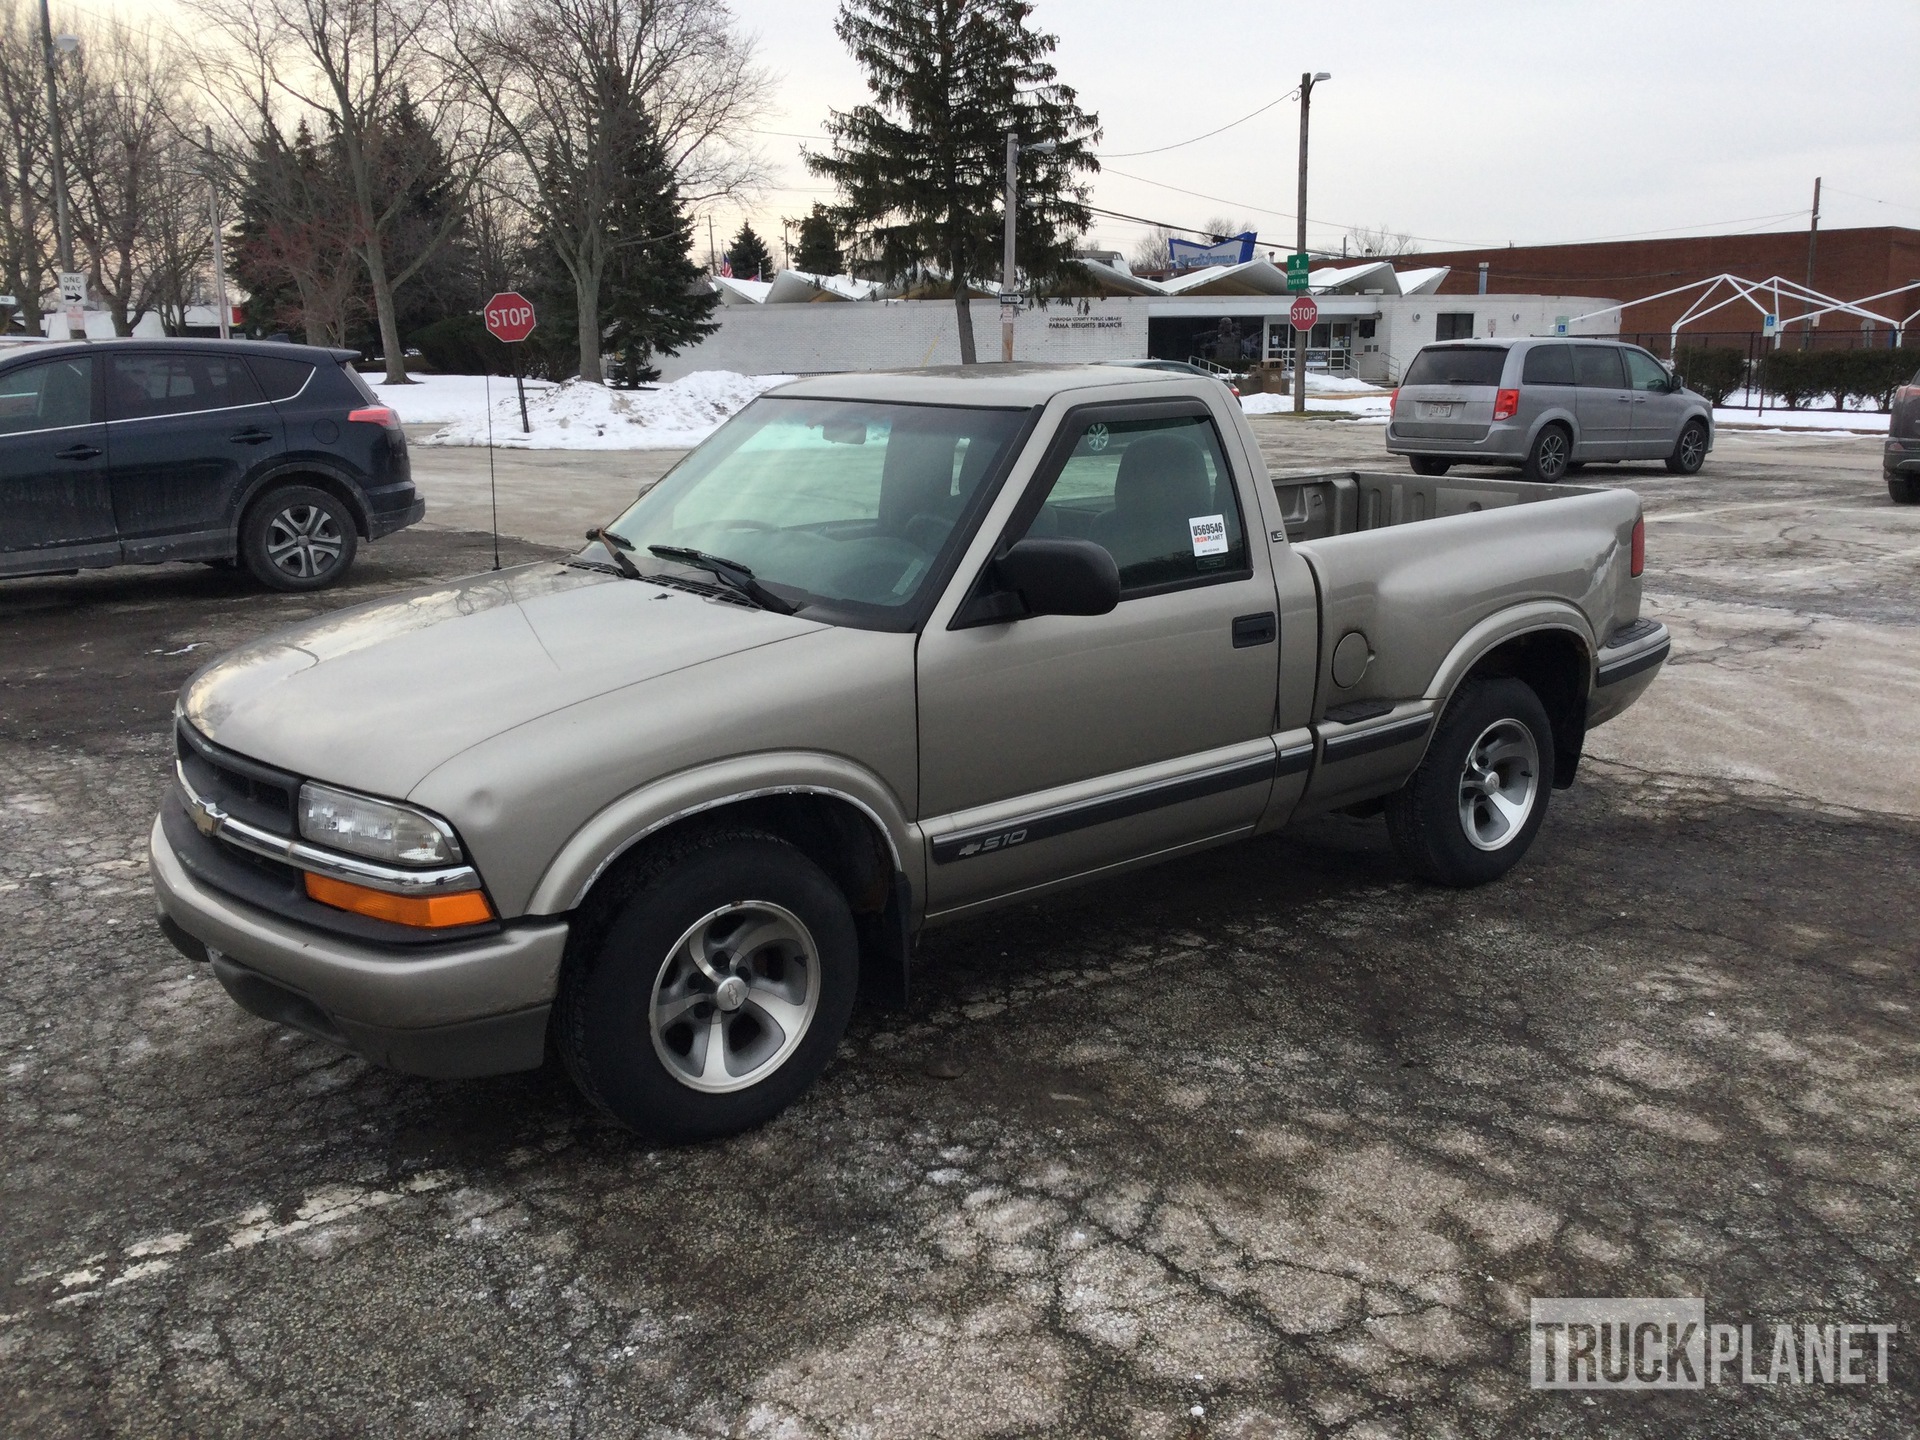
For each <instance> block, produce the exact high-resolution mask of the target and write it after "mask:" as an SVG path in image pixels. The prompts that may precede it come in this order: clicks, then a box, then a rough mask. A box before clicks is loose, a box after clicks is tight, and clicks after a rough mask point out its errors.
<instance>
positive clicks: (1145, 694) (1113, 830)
mask: <svg viewBox="0 0 1920 1440" xmlns="http://www.w3.org/2000/svg"><path fill="white" fill-rule="evenodd" d="M1228 453H1229V451H1228V449H1227V447H1225V446H1224V445H1223V444H1222V443H1221V436H1220V432H1219V429H1218V426H1217V424H1216V422H1215V420H1214V418H1213V416H1212V415H1211V414H1210V412H1209V411H1208V409H1207V406H1206V405H1205V403H1204V402H1202V401H1200V400H1198V399H1194V400H1187V401H1159V402H1152V403H1149V404H1145V405H1142V404H1137V403H1136V404H1127V405H1103V406H1089V407H1083V408H1081V409H1079V410H1076V411H1073V412H1070V413H1069V414H1068V416H1067V417H1066V420H1065V421H1064V422H1063V424H1062V426H1061V429H1060V431H1059V435H1058V439H1057V440H1056V442H1055V444H1054V446H1053V448H1052V450H1051V452H1050V454H1049V456H1048V458H1047V460H1046V461H1044V462H1043V463H1042V465H1041V467H1040V469H1039V471H1038V472H1037V474H1036V475H1035V477H1034V480H1033V482H1032V484H1031V485H1030V486H1029V488H1028V490H1027V493H1026V495H1025V496H1024V497H1023V499H1022V502H1021V503H1020V505H1019V506H1018V507H1017V508H1016V509H1015V510H1014V512H1013V516H1012V519H1011V521H1010V523H1009V525H1008V526H1007V529H1006V531H1005V533H1004V535H1003V536H1002V542H1003V544H1012V543H1013V542H1014V541H1016V540H1019V539H1022V538H1025V537H1026V536H1028V535H1033V536H1077V537H1080V538H1084V539H1089V540H1093V541H1095V542H1097V543H1099V544H1101V545H1103V546H1105V547H1106V548H1107V549H1108V550H1109V551H1110V552H1111V553H1112V554H1113V556H1114V559H1115V561H1116V563H1117V564H1118V566H1119V569H1120V580H1121V598H1120V603H1119V604H1118V606H1116V607H1115V608H1114V609H1113V610H1112V611H1111V612H1110V613H1108V614H1106V615H1096V616H1066V615H1040V616H1031V617H1027V618H1023V619H1018V620H997V621H989V622H986V623H978V624H967V623H965V621H964V619H963V618H955V619H953V620H950V621H949V620H946V619H945V618H943V617H944V616H945V615H946V614H947V613H948V612H947V610H946V608H945V607H942V609H941V610H939V611H936V613H935V617H934V620H933V621H932V622H931V623H930V624H929V626H928V628H927V630H926V631H925V633H924V634H923V635H922V637H921V641H920V648H919V654H918V660H917V664H918V676H919V692H920V693H919V699H920V798H921V804H920V814H921V816H922V817H923V820H922V823H923V827H924V829H925V831H926V834H927V837H928V843H929V855H928V860H929V864H928V884H927V908H928V911H929V913H934V912H941V911H947V912H951V911H954V910H958V909H964V908H966V907H967V906H969V905H972V904H978V903H983V902H985V901H988V900H991V899H994V898H996V897H1003V896H1005V895H1008V894H1011V893H1015V892H1018V891H1020V890H1023V889H1028V888H1031V887H1034V886H1038V885H1044V884H1047V883H1050V882H1053V881H1057V880H1062V879H1066V878H1069V877H1072V876H1076V875H1082V874H1086V873H1089V872H1092V871H1097V870H1099V869H1101V868H1104V867H1106V866H1109V865H1113V864H1116V863H1120V862H1122V861H1126V860H1131V859H1135V858H1141V857H1144V856H1146V855H1149V854H1155V853H1160V852H1164V851H1167V850H1171V849H1176V848H1179V847H1181V846H1184V845H1189V844H1193V843H1197V842H1201V841H1205V840H1210V839H1214V838H1218V837H1222V836H1226V835H1231V834H1236V833H1240V832H1244V831H1247V830H1250V829H1251V828H1252V826H1253V825H1254V823H1255V822H1256V821H1257V820H1258V819H1259V817H1260V815H1261V812H1262V810H1263V809H1264V807H1265V805H1266V803H1267V798H1268V795H1269V793H1270V791H1271V789H1272V781H1273V775H1274V754H1275V752H1274V749H1273V744H1272V740H1271V738H1270V737H1271V732H1272V729H1273V724H1274V704H1275V692H1276V683H1277V678H1278V656H1279V645H1278V643H1277V642H1278V639H1279V634H1278V623H1277V619H1276V614H1275V600H1274V585H1273V578H1272V572H1271V570H1270V568H1269V562H1268V557H1267V553H1266V549H1267V547H1266V546H1265V545H1261V544H1250V543H1249V539H1248V529H1249V525H1251V527H1252V530H1253V534H1254V535H1255V536H1258V535H1260V534H1261V533H1262V532H1261V530H1260V528H1259V526H1260V521H1259V518H1258V516H1257V515H1255V516H1247V515H1244V514H1243V513H1242V502H1241V497H1242V491H1241V488H1240V487H1239V486H1238V485H1237V484H1236V483H1235V477H1234V474H1233V472H1232V469H1231V468H1230V466H1229V463H1228V461H1227V459H1226V456H1227V454H1228ZM986 583H987V582H986V579H985V577H984V576H982V577H979V578H978V579H976V578H975V577H970V576H967V575H965V574H962V575H959V576H956V577H955V584H956V586H959V587H963V588H964V587H969V586H970V585H984V584H986ZM954 613H955V614H956V616H958V617H964V616H965V614H966V608H965V607H964V606H962V607H960V608H959V610H958V611H956V612H954Z"/></svg>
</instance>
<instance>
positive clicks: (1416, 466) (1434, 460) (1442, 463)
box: [1407, 455, 1453, 475]
mask: <svg viewBox="0 0 1920 1440" xmlns="http://www.w3.org/2000/svg"><path fill="white" fill-rule="evenodd" d="M1407 463H1408V464H1409V465H1411V466H1413V473H1414V474H1416V475H1444V474H1446V473H1447V471H1449V470H1451V469H1452V468H1453V462H1452V461H1451V460H1442V459H1441V458H1440V457H1439V456H1438V455H1409V456H1407Z"/></svg>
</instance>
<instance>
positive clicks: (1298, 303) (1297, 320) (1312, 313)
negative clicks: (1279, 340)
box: [1287, 295, 1320, 330]
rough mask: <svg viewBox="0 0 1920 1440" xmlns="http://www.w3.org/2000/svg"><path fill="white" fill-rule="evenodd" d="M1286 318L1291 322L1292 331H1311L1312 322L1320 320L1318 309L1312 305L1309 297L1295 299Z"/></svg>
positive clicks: (1302, 296)
mask: <svg viewBox="0 0 1920 1440" xmlns="http://www.w3.org/2000/svg"><path fill="white" fill-rule="evenodd" d="M1287 317H1288V318H1289V319H1290V320H1292V321H1293V328H1294V329H1296V330H1311V329H1312V328H1313V326H1314V322H1315V321H1316V320H1318V319H1319V318H1320V307H1319V306H1318V305H1316V304H1314V303H1313V297H1312V296H1311V295H1301V296H1298V297H1296V298H1295V300H1294V302H1293V306H1292V308H1291V309H1289V310H1288V311H1287Z"/></svg>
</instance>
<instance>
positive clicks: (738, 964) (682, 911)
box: [553, 830, 860, 1144]
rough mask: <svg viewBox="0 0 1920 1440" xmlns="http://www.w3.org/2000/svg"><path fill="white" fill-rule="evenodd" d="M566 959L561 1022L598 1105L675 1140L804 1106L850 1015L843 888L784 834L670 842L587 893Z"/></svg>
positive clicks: (571, 1066)
mask: <svg viewBox="0 0 1920 1440" xmlns="http://www.w3.org/2000/svg"><path fill="white" fill-rule="evenodd" d="M577 934H578V935H579V938H580V941H581V944H580V949H579V951H578V953H575V954H570V955H569V957H568V960H567V964H566V966H565V967H564V968H563V970H562V972H561V978H560V995H559V999H558V1002H557V1004H556V1006H555V1009H554V1018H553V1034H554V1041H555V1047H556V1048H557V1049H558V1051H559V1053H560V1058H561V1061H562V1063H563V1064H564V1065H565V1066H566V1069H567V1073H568V1074H569V1075H571V1076H572V1077H573V1081H574V1084H576V1085H577V1086H578V1087H579V1088H580V1092H581V1093H582V1094H583V1095H585V1096H586V1098H587V1099H588V1100H589V1101H591V1102H592V1103H593V1104H594V1105H595V1106H597V1107H598V1108H599V1109H600V1110H601V1111H602V1112H603V1113H605V1114H606V1115H608V1116H609V1117H610V1118H612V1119H614V1120H616V1121H618V1122H619V1123H620V1124H622V1125H625V1126H627V1127H628V1128H629V1129H632V1130H635V1131H637V1132H639V1133H640V1134H641V1135H643V1136H645V1137H647V1138H648V1139H651V1140H655V1141H660V1142H663V1143H668V1144H683V1143H687V1142H691V1141H696V1140H711V1139H716V1138H718V1137H720V1136H723V1135H732V1134H735V1133H737V1132H739V1131H741V1130H746V1129H750V1128H752V1127H753V1126H755V1125H759V1124H761V1123H762V1122H764V1121H766V1120H769V1119H771V1118H772V1117H773V1116H775V1115H777V1114H779V1113H780V1111H782V1110H784V1109H785V1108H786V1107H787V1106H788V1105H790V1104H792V1103H793V1101H794V1100H795V1099H797V1098H798V1097H799V1095H800V1094H801V1092H802V1091H804V1090H805V1089H806V1088H807V1087H808V1086H809V1085H811V1084H812V1083H813V1081H814V1080H815V1078H816V1077H817V1076H818V1075H819V1074H820V1072H821V1071H822V1070H824V1069H825V1068H826V1066H827V1062H828V1061H830V1060H831V1059H832V1058H833V1053H834V1051H835V1050H836V1049H837V1048H838V1047H839V1044H840V1037H841V1036H842V1034H844V1033H845V1031H846V1028H847V1020H848V1017H849V1016H850V1015H851V1014H852V1013H853V999H854V991H855V989H856V987H857V985H858V981H859V968H860V967H859V942H858V938H857V935H856V932H855V930H854V924H853V915H852V913H851V911H850V910H849V909H848V906H847V901H846V897H845V896H843V895H842V894H841V893H840V890H839V887H837V886H836V885H835V884H834V883H833V881H832V880H830V879H829V878H828V877H827V875H826V873H825V872H824V871H822V870H821V869H820V867H819V866H818V865H816V864H814V863H813V861H811V860H809V859H808V858H807V857H806V856H805V855H803V854H801V853H800V851H799V850H797V849H795V848H794V847H793V846H792V845H789V844H788V843H787V842H786V841H784V840H781V839H779V838H778V837H776V836H773V835H769V834H765V833H763V832H759V831H753V830H709V831H703V832H696V833H694V834H692V835H690V836H687V837H683V838H680V839H678V840H674V841H670V842H668V843H667V844H665V845H663V846H662V847H660V848H659V849H658V850H656V851H654V852H653V853H652V854H650V855H649V856H647V857H646V859H645V860H644V861H643V862H642V864H641V865H640V867H639V868H638V869H637V870H636V871H634V872H632V873H630V874H629V875H627V876H626V877H625V879H624V881H623V882H621V883H620V886H619V894H618V898H617V900H610V901H606V902H603V904H602V906H601V908H600V909H599V911H598V914H597V915H596V914H595V912H594V907H593V906H592V904H591V902H590V904H589V907H588V909H587V910H586V911H585V912H583V916H582V924H581V927H580V929H579V931H577Z"/></svg>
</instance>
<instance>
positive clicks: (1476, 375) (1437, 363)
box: [1400, 345, 1507, 385]
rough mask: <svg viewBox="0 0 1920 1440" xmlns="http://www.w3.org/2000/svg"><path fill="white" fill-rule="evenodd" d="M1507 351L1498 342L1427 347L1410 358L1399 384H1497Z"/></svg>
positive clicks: (1504, 365) (1504, 364)
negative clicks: (1410, 360)
mask: <svg viewBox="0 0 1920 1440" xmlns="http://www.w3.org/2000/svg"><path fill="white" fill-rule="evenodd" d="M1506 365H1507V352H1506V349H1505V348H1504V347H1503V346H1498V345H1438V346H1429V347H1428V348H1427V349H1425V350H1422V351H1421V352H1420V353H1419V354H1418V355H1416V356H1414V357H1413V363H1412V364H1411V365H1409V366H1408V367H1407V373H1406V376H1405V378H1403V379H1402V380H1401V381H1400V383H1401V384H1402V385H1498V384H1499V383H1500V372H1501V371H1502V370H1504V369H1505V368H1506Z"/></svg>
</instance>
